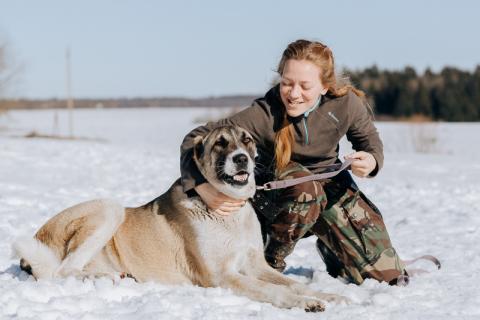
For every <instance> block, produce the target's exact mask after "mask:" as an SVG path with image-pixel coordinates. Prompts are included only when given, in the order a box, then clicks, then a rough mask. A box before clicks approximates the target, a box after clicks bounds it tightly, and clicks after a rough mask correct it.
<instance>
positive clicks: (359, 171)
mask: <svg viewBox="0 0 480 320" xmlns="http://www.w3.org/2000/svg"><path fill="white" fill-rule="evenodd" d="M345 159H354V160H355V161H353V162H352V166H351V167H352V173H353V174H354V175H356V176H357V177H360V178H365V177H366V176H368V175H369V174H370V173H371V172H372V171H373V170H374V169H375V168H376V167H377V160H375V158H374V157H373V155H372V154H371V153H368V152H365V151H358V152H354V153H352V154H349V155H347V156H345Z"/></svg>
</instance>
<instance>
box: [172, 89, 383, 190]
mask: <svg viewBox="0 0 480 320" xmlns="http://www.w3.org/2000/svg"><path fill="white" fill-rule="evenodd" d="M283 110H284V106H283V103H282V101H281V98H280V93H279V86H278V85H277V86H275V87H273V88H272V89H270V90H269V91H268V92H267V93H266V94H265V97H263V98H259V99H257V100H255V101H254V102H253V103H252V105H251V106H250V107H248V108H246V109H245V110H243V111H241V112H239V113H237V114H235V115H233V116H231V117H229V118H226V119H222V120H220V121H217V122H209V123H207V124H206V125H204V126H200V127H198V128H196V129H194V130H192V131H191V132H190V133H189V134H187V136H186V137H185V138H184V140H183V143H182V145H181V147H180V152H181V156H180V171H181V177H182V185H183V190H184V191H185V192H188V191H191V190H192V189H193V188H194V187H195V186H197V185H199V184H201V183H203V182H205V179H204V178H203V176H202V175H201V174H200V172H199V171H198V169H197V168H196V165H195V162H194V160H193V157H192V155H193V139H194V137H196V136H197V135H205V134H206V133H208V132H209V131H210V130H212V129H213V128H215V127H218V126H222V125H238V126H240V127H242V128H244V129H246V130H247V131H249V132H250V133H251V135H252V137H253V139H254V140H255V143H256V145H257V150H258V154H259V158H258V159H257V162H260V165H259V168H260V169H261V168H271V164H272V163H273V162H274V155H275V152H274V144H275V133H276V132H277V131H278V130H279V129H280V128H281V125H282V122H283V117H284V116H283V112H284V111H283ZM289 120H290V121H291V122H292V123H293V126H294V128H295V130H294V131H295V134H294V140H295V145H294V147H293V152H292V157H291V160H292V161H295V162H298V163H300V164H302V165H303V166H305V167H306V168H308V169H309V170H310V171H312V172H314V173H321V172H322V171H323V168H322V167H324V166H325V165H328V164H333V163H335V162H336V161H338V150H339V141H340V139H341V138H342V137H343V136H344V135H346V136H347V139H348V140H349V141H350V142H351V143H352V146H353V149H354V150H356V151H366V152H369V153H371V154H372V155H373V156H374V157H375V159H376V161H377V167H376V169H375V170H374V171H373V172H372V173H371V174H370V176H374V175H376V174H377V173H378V171H379V170H380V169H381V167H382V165H383V144H382V141H381V140H380V137H379V135H378V132H377V129H376V128H375V126H374V124H373V122H372V115H371V112H370V111H369V109H368V108H367V107H366V106H365V104H364V103H363V101H362V100H361V99H360V98H359V97H357V96H356V95H355V94H354V93H353V92H351V91H350V92H349V93H348V94H346V95H345V96H342V97H333V96H329V95H328V94H327V95H325V96H323V97H322V99H321V101H320V104H319V106H318V107H317V108H315V109H313V110H312V111H311V112H310V113H309V114H304V115H300V116H298V117H295V118H292V117H289Z"/></svg>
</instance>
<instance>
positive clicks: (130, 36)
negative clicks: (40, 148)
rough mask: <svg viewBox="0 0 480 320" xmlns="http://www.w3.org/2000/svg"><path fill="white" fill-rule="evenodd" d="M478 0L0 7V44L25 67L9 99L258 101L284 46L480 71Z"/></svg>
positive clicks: (101, 0)
mask: <svg viewBox="0 0 480 320" xmlns="http://www.w3.org/2000/svg"><path fill="white" fill-rule="evenodd" d="M479 12H480V2H479V1H474V0H471V1H468V0H457V1H443V0H437V1H434V0H423V1H422V0H403V1H381V0H364V1H353V0H352V1H342V0H338V1H322V0H317V1H314V0H312V1H302V0H298V1H294V0H290V1H283V0H276V1H273V0H266V1H262V0H256V1H255V0H244V1H227V0H224V1H215V0H203V1H187V0H178V1H150V0H143V1H142V0H136V1H133V0H124V1H121V0H117V1H113V0H108V1H107V0H96V1H93V0H83V1H54V0H44V1H34V0H31V1H22V0H17V1H8V0H0V37H2V38H3V39H5V38H6V39H8V42H9V43H10V47H11V49H12V52H13V53H12V55H13V56H14V58H15V60H16V61H17V62H19V63H21V64H23V65H24V68H23V69H24V70H23V72H22V75H21V77H20V78H19V79H18V81H17V82H16V84H15V86H13V87H12V88H10V91H9V95H10V96H12V97H30V98H50V97H58V98H63V97H64V96H65V50H66V48H67V46H69V47H70V48H71V51H72V74H73V85H72V86H73V94H74V96H75V97H91V98H101V97H138V96H143V97H152V96H186V97H204V96H212V95H215V96H216V95H228V94H260V93H262V92H264V91H265V90H266V89H267V88H268V87H269V84H270V82H271V80H272V79H273V77H274V76H275V72H274V70H275V67H276V64H277V62H278V60H279V58H280V55H281V53H282V51H283V49H284V48H285V46H286V45H287V44H288V43H289V42H291V41H293V40H296V39H298V38H306V39H315V40H320V41H322V42H324V43H326V44H327V45H329V46H330V47H331V48H332V50H333V52H334V54H335V56H336V61H337V66H339V67H340V66H346V67H349V68H364V67H367V66H371V65H372V64H377V65H378V66H379V67H381V68H388V69H400V68H403V67H404V66H406V65H411V66H413V67H415V68H416V69H417V70H418V71H423V70H424V69H425V68H426V67H430V68H432V69H433V70H435V71H438V70H440V69H441V68H442V67H444V66H445V65H449V66H455V67H459V68H462V69H467V70H473V68H474V67H475V66H476V65H477V64H480V41H479V40H478V38H479V36H478V32H479V31H480V19H478V15H479Z"/></svg>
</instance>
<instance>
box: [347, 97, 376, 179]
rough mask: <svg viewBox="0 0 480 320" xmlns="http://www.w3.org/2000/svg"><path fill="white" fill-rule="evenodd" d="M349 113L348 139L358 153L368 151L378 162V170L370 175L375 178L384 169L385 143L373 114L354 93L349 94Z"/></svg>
mask: <svg viewBox="0 0 480 320" xmlns="http://www.w3.org/2000/svg"><path fill="white" fill-rule="evenodd" d="M349 95H350V97H349V99H348V112H349V115H350V126H349V128H348V130H347V139H348V140H349V141H350V142H351V143H352V147H353V149H354V150H356V151H366V152H369V153H371V154H372V155H373V157H374V158H375V160H376V161H377V166H376V168H375V169H374V170H373V171H372V172H371V173H370V174H369V176H370V177H374V176H376V175H377V173H378V172H379V171H380V169H381V168H382V167H383V143H382V140H381V139H380V136H379V134H378V131H377V128H376V127H375V125H374V124H373V112H372V111H371V109H370V107H369V106H368V105H366V104H365V103H364V102H363V101H362V100H361V99H360V98H359V97H357V96H356V95H355V94H354V93H353V92H350V93H349Z"/></svg>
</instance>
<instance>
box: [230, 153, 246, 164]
mask: <svg viewBox="0 0 480 320" xmlns="http://www.w3.org/2000/svg"><path fill="white" fill-rule="evenodd" d="M233 163H235V164H236V165H238V166H246V165H247V164H248V157H247V156H246V155H245V154H243V153H242V154H237V155H236V156H234V157H233Z"/></svg>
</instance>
